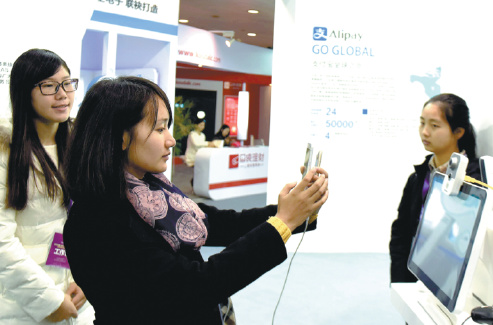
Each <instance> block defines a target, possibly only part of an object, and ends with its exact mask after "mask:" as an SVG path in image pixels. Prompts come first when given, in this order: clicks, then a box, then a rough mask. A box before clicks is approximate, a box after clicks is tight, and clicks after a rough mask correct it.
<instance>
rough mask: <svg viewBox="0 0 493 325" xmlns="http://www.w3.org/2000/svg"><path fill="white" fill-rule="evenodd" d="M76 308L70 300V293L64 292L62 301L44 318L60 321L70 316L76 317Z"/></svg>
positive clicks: (54, 321) (50, 320)
mask: <svg viewBox="0 0 493 325" xmlns="http://www.w3.org/2000/svg"><path fill="white" fill-rule="evenodd" d="M77 316H78V314H77V308H75V305H74V303H73V302H72V297H70V295H68V294H65V297H64V298H63V302H62V304H61V305H60V307H58V309H57V310H55V311H54V312H53V313H52V314H51V315H50V316H48V317H46V320H47V321H49V322H53V323H56V322H61V321H62V320H65V319H69V318H70V317H74V318H75V317H77Z"/></svg>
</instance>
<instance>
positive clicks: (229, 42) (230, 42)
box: [226, 37, 236, 47]
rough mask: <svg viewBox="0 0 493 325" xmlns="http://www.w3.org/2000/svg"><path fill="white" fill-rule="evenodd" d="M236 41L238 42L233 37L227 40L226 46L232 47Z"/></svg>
mask: <svg viewBox="0 0 493 325" xmlns="http://www.w3.org/2000/svg"><path fill="white" fill-rule="evenodd" d="M235 41H236V40H235V39H234V38H233V37H231V38H230V39H227V40H226V46H227V47H231V44H233V43H234V42H235Z"/></svg>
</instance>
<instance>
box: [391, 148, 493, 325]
mask: <svg viewBox="0 0 493 325" xmlns="http://www.w3.org/2000/svg"><path fill="white" fill-rule="evenodd" d="M463 160H465V163H464V161H463ZM466 167H467V158H466V157H465V156H462V155H459V154H455V153H454V154H453V155H452V157H451V160H450V162H449V168H448V169H447V172H446V173H445V174H441V173H438V172H437V173H435V174H434V176H433V180H432V183H431V186H430V190H429V192H428V195H427V199H426V202H425V205H424V210H423V213H422V215H421V219H420V223H419V227H418V230H417V232H416V236H415V238H414V241H413V246H412V249H411V253H410V256H409V261H408V268H409V270H410V271H411V272H412V273H413V274H414V275H415V276H416V277H417V278H418V282H416V283H392V285H391V301H392V303H393V305H394V307H395V308H396V309H397V310H398V311H399V312H400V313H401V315H402V316H403V317H404V319H405V320H406V322H407V323H408V324H410V325H416V324H439V325H442V324H449V325H455V324H459V325H460V324H476V323H475V322H474V321H473V320H472V319H471V311H472V310H473V309H474V308H476V307H479V306H484V305H492V304H493V291H492V290H490V289H492V287H493V255H492V254H491V251H492V247H493V246H492V245H493V240H492V238H493V236H492V235H493V227H492V202H493V199H492V198H491V196H492V195H493V191H492V190H490V189H489V188H487V187H486V186H487V185H486V184H483V183H481V182H478V181H476V180H474V179H471V178H468V177H467V176H465V168H466ZM457 168H458V169H459V170H457ZM464 179H466V182H464ZM470 182H475V183H481V184H483V185H486V186H485V187H482V186H476V185H473V184H472V183H470Z"/></svg>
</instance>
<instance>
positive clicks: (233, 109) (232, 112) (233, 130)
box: [224, 96, 238, 168]
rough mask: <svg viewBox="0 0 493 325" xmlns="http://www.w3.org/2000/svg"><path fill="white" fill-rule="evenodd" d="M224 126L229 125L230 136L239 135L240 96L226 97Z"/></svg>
mask: <svg viewBox="0 0 493 325" xmlns="http://www.w3.org/2000/svg"><path fill="white" fill-rule="evenodd" d="M224 124H227V125H229V131H230V132H229V135H230V136H232V137H236V136H237V135H238V96H224ZM230 168H231V167H230Z"/></svg>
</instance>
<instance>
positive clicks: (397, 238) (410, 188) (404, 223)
mask: <svg viewBox="0 0 493 325" xmlns="http://www.w3.org/2000/svg"><path fill="white" fill-rule="evenodd" d="M416 183H417V175H416V174H415V173H413V174H411V176H409V178H408V181H407V183H406V186H405V187H404V190H403V194H402V198H401V202H400V204H399V208H398V215H397V219H395V220H394V222H393V223H392V228H391V238H390V244H389V249H390V259H391V264H390V282H416V277H415V276H414V275H413V274H412V273H411V272H410V271H409V270H408V268H407V260H408V258H409V253H410V251H411V246H412V241H413V237H414V235H415V233H416V227H417V220H416V219H417V218H416V216H414V214H415V213H414V210H416V206H415V205H416V204H419V202H417V201H421V200H417V198H416V197H415V196H416ZM418 218H419V215H418Z"/></svg>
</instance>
